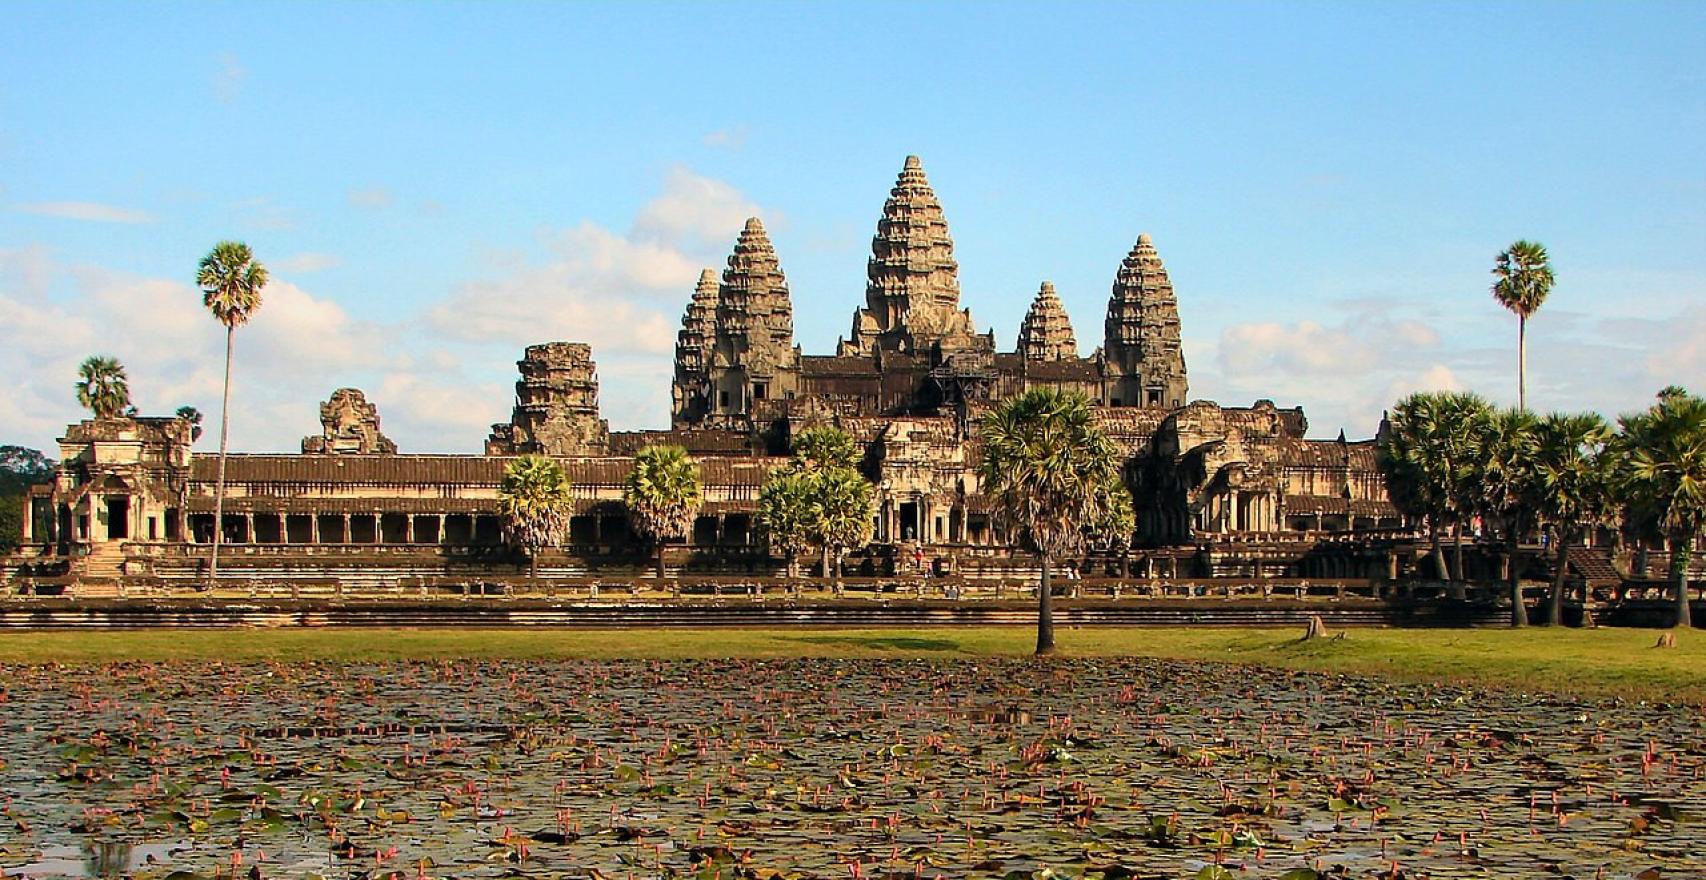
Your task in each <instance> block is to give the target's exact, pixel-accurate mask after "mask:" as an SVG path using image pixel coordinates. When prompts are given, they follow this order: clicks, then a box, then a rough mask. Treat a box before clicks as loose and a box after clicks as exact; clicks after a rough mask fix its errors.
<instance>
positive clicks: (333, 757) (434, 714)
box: [0, 658, 1706, 880]
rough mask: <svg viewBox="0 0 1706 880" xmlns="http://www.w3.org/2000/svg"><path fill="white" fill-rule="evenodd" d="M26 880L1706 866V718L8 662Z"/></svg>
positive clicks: (1204, 694)
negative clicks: (71, 879)
mask: <svg viewBox="0 0 1706 880" xmlns="http://www.w3.org/2000/svg"><path fill="white" fill-rule="evenodd" d="M0 717H3V718H4V723H3V724H0V798H3V799H4V800H3V803H4V814H3V815H0V868H3V872H0V873H3V875H4V876H7V877H17V876H24V877H50V876H51V877H58V876H118V875H128V876H131V877H135V878H138V880H149V878H158V880H168V878H169V880H192V878H195V877H203V878H212V877H216V876H220V877H249V878H252V880H253V878H262V877H303V878H306V877H322V878H333V877H336V878H345V877H353V878H394V880H409V878H429V877H430V878H446V877H576V878H592V880H630V878H633V880H651V878H690V880H788V878H835V880H865V878H871V880H906V878H919V880H931V878H937V877H941V878H959V877H972V878H999V880H1049V878H1063V880H1065V878H1081V880H1127V878H1147V877H1157V878H1196V877H1201V878H1216V880H1218V878H1246V877H1248V878H1291V880H1307V878H1311V877H1407V878H1421V877H1535V876H1573V877H1578V878H1592V877H1622V878H1631V877H1634V878H1643V880H1649V878H1658V877H1702V876H1706V852H1703V848H1706V843H1703V840H1706V838H1703V836H1702V830H1703V829H1706V716H1703V713H1702V710H1701V709H1700V708H1699V707H1688V706H1664V705H1653V704H1647V703H1631V702H1618V701H1600V700H1574V699H1563V698H1551V697H1525V696H1522V695H1519V694H1516V693H1512V692H1508V691H1482V690H1476V689H1469V688H1464V687H1456V686H1453V687H1446V686H1424V685H1408V684H1394V683H1390V682H1387V681H1383V680H1380V679H1372V678H1361V677H1351V676H1334V675H1323V674H1317V673H1303V672H1291V671H1284V670H1265V669H1255V668H1249V667H1241V666H1232V665H1221V664H1204V663H1186V662H1170V661H1162V660H1150V659H1119V658H1104V659H1062V660H1055V661H1051V662H1047V663H1039V662H1033V661H1028V660H1019V659H987V658H986V659H977V660H970V659H953V660H944V659H892V660H872V659H821V658H814V659H799V660H716V661H642V660H615V661H513V660H512V661H490V660H488V661H473V660H454V661H453V660H444V661H437V662H396V663H382V664H368V665H361V664H339V663H295V664H288V665H285V664H277V663H257V664H242V665H221V664H217V663H213V664H208V663H168V664H159V665H152V664H136V663H132V664H115V665H106V666H84V667H59V666H53V665H34V666H13V667H0Z"/></svg>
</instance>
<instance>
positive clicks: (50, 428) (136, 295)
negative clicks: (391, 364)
mask: <svg viewBox="0 0 1706 880" xmlns="http://www.w3.org/2000/svg"><path fill="white" fill-rule="evenodd" d="M0 285H4V286H3V287H0V374H4V375H7V376H13V377H16V379H15V381H14V384H13V386H12V387H11V388H10V389H9V393H8V394H6V395H0V398H4V402H3V403H0V429H4V431H5V433H6V435H7V437H6V440H5V442H16V443H23V444H25V445H30V446H34V447H36V448H50V447H51V443H52V441H53V438H55V437H57V436H59V434H60V432H61V431H63V429H64V426H65V425H66V424H68V423H70V422H74V421H77V420H79V419H81V418H83V417H84V413H83V412H82V410H80V409H79V408H78V407H77V403H76V399H75V397H74V395H73V394H72V391H71V387H72V383H73V381H74V378H75V374H76V370H77V365H78V364H79V363H80V362H81V361H82V360H83V359H84V358H85V357H88V356H89V355H91V354H97V353H99V354H107V355H111V356H113V357H116V358H118V359H119V361H120V362H121V363H123V364H124V365H125V368H126V371H127V372H128V373H129V377H130V387H131V394H132V397H133V399H134V402H135V403H136V405H137V407H138V408H139V409H140V410H142V411H143V412H145V413H169V412H171V411H173V410H174V409H176V408H177V407H179V406H181V405H185V404H189V405H193V406H195V407H197V408H199V409H200V410H201V411H202V412H204V413H207V414H208V415H209V417H210V418H216V417H217V413H218V409H219V397H220V390H221V383H222V381H223V375H222V373H223V369H224V334H223V331H222V328H221V327H220V325H219V323H218V322H217V321H215V320H214V319H213V318H212V317H210V316H209V315H208V314H207V312H206V311H205V310H204V309H203V308H202V304H201V296H200V292H199V291H197V290H195V289H194V288H193V287H191V286H189V285H188V284H184V283H181V282H178V281H171V280H165V279H158V278H139V277H136V276H132V275H126V274H123V273H117V272H112V271H109V270H106V269H102V268H99V267H95V266H87V265H72V264H66V263H63V262H59V261H55V260H52V259H51V258H47V257H44V255H43V252H42V251H41V250H40V249H30V248H23V249H15V250H0ZM49 290H52V291H54V292H55V294H54V295H53V296H52V297H50V296H48V291H49ZM60 291H63V292H62V293H61V292H60ZM390 347H391V346H390V344H389V339H388V336H387V332H386V331H385V330H384V328H378V327H373V326H370V325H366V324H364V323H362V322H360V321H355V320H352V319H351V318H350V317H349V316H348V315H347V314H345V313H344V311H343V309H342V308H341V307H340V306H338V305H337V304H335V303H332V302H329V301H327V300H323V299H319V298H317V297H314V296H313V295H311V294H310V293H308V292H307V291H305V290H303V289H301V288H299V287H297V286H296V285H294V284H291V283H289V282H283V281H275V282H273V283H272V284H270V285H268V286H267V288H266V289H265V291H264V294H263V302H262V306H261V308H260V310H259V311H257V312H256V313H255V316H254V318H253V319H252V320H251V322H250V323H249V324H247V325H244V326H243V327H241V328H239V329H238V331H237V338H236V353H237V356H236V361H235V372H234V378H233V385H234V390H233V420H232V442H233V445H234V447H235V448H238V449H251V450H265V449H274V450H276V449H293V448H294V447H295V440H296V439H297V438H299V437H300V436H302V434H304V433H307V432H308V430H310V429H311V428H312V426H313V425H314V423H315V415H314V409H313V405H312V402H313V401H316V400H319V399H322V398H324V397H325V395H326V394H327V393H328V392H329V391H330V390H331V389H333V388H336V387H338V386H339V385H344V384H350V379H351V374H355V375H358V376H359V375H362V374H364V373H365V374H372V373H373V372H374V371H375V370H378V369H380V368H382V367H384V366H386V365H387V354H386V352H387V350H388V349H389V348H390ZM404 362H406V361H404Z"/></svg>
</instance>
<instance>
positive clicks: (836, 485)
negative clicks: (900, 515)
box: [807, 467, 876, 584]
mask: <svg viewBox="0 0 1706 880" xmlns="http://www.w3.org/2000/svg"><path fill="white" fill-rule="evenodd" d="M807 479H808V480H810V481H811V483H812V485H811V488H810V491H811V493H812V495H813V496H814V499H815V501H816V503H817V519H816V522H815V523H814V525H813V527H812V529H811V538H812V540H813V541H815V542H816V543H817V545H818V546H819V547H821V548H823V571H824V576H825V577H830V578H832V579H834V581H835V582H836V583H837V584H839V583H840V582H841V560H842V559H843V557H845V556H846V555H847V551H848V550H851V549H853V548H854V547H863V546H865V545H866V544H869V543H871V533H872V532H873V531H875V528H876V523H875V522H874V521H873V520H872V510H871V505H872V499H873V494H874V493H873V492H872V489H871V483H870V481H868V480H866V479H865V478H864V476H863V475H861V474H860V473H859V472H858V471H856V470H854V469H852V468H850V467H838V468H831V469H828V470H824V471H818V472H816V473H813V474H808V475H807Z"/></svg>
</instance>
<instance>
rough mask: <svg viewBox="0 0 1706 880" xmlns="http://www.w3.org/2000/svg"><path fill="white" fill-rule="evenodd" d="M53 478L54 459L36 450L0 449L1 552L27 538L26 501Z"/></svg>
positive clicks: (2, 447) (10, 447)
mask: <svg viewBox="0 0 1706 880" xmlns="http://www.w3.org/2000/svg"><path fill="white" fill-rule="evenodd" d="M51 479H53V460H52V459H50V458H48V457H47V456H45V455H42V454H41V453H40V452H38V451H36V450H34V449H26V448H25V447H22V446H0V553H8V552H10V551H12V550H16V549H17V548H18V544H19V543H21V542H22V541H23V538H24V517H25V516H26V515H27V514H26V512H25V510H24V503H25V499H26V498H28V497H29V491H30V487H31V486H33V485H35V484H37V483H45V482H47V481H48V480H51Z"/></svg>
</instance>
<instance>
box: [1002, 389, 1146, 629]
mask: <svg viewBox="0 0 1706 880" xmlns="http://www.w3.org/2000/svg"><path fill="white" fill-rule="evenodd" d="M979 431H980V434H981V438H982V441H983V457H982V460H981V461H980V462H979V463H978V480H979V482H980V483H981V486H982V491H983V493H984V494H985V495H987V496H989V497H990V498H991V499H993V501H994V503H995V509H996V512H997V514H998V515H999V516H1000V517H1001V518H1002V519H1003V520H1005V521H1006V522H1007V523H1009V524H1010V525H1011V526H1014V527H1016V528H1017V529H1018V530H1019V531H1020V532H1021V533H1022V534H1023V535H1025V536H1027V537H1028V538H1029V539H1030V541H1031V544H1032V545H1033V546H1034V547H1035V548H1036V550H1037V553H1038V555H1039V556H1040V557H1041V562H1042V566H1041V567H1042V572H1041V579H1040V582H1039V584H1038V589H1037V650H1036V652H1037V654H1039V655H1043V654H1052V653H1054V614H1053V608H1052V604H1051V597H1050V592H1051V587H1050V583H1049V568H1050V566H1051V564H1052V563H1053V562H1054V560H1056V559H1060V558H1062V557H1065V556H1067V555H1070V554H1076V553H1079V552H1081V551H1082V550H1083V548H1084V543H1085V530H1086V528H1087V527H1093V526H1094V524H1095V523H1098V522H1100V521H1102V520H1103V519H1104V514H1105V507H1106V505H1108V504H1109V503H1110V501H1109V499H1110V498H1111V492H1110V487H1112V486H1115V485H1116V484H1118V483H1119V481H1120V455H1119V449H1118V447H1116V446H1115V445H1114V443H1113V441H1111V440H1109V439H1108V436H1107V434H1106V433H1104V432H1103V431H1102V428H1101V426H1100V425H1099V424H1097V422H1096V417H1095V413H1094V411H1093V410H1092V409H1091V407H1090V401H1089V399H1088V398H1086V397H1084V396H1083V395H1082V394H1076V393H1071V392H1062V391H1057V390H1054V389H1047V388H1036V389H1032V390H1030V391H1027V392H1025V393H1024V394H1021V395H1019V396H1018V397H1015V398H1012V399H1010V400H1008V401H1006V402H1005V403H1003V404H1001V405H1000V406H998V407H996V408H995V409H994V410H991V411H990V412H989V414H988V415H986V416H984V418H983V420H982V421H981V422H980V424H979Z"/></svg>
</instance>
